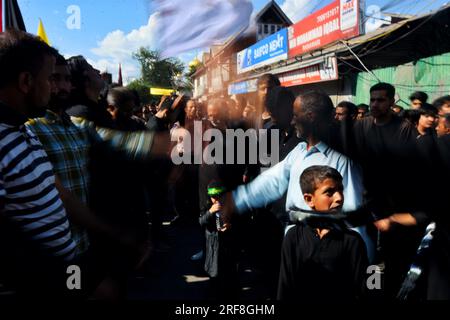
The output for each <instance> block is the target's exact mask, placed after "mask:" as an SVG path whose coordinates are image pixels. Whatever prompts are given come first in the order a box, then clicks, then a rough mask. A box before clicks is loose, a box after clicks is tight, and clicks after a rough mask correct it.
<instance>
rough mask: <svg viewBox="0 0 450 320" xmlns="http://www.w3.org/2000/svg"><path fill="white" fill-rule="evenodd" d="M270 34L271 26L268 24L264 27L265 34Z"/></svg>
mask: <svg viewBox="0 0 450 320" xmlns="http://www.w3.org/2000/svg"><path fill="white" fill-rule="evenodd" d="M268 33H269V26H268V25H267V24H265V25H264V34H268Z"/></svg>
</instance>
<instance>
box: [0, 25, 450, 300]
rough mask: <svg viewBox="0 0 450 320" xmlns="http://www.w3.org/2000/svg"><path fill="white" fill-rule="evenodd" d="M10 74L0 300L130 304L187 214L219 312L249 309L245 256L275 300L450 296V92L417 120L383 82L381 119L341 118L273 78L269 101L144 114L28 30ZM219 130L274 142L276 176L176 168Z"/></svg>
mask: <svg viewBox="0 0 450 320" xmlns="http://www.w3.org/2000/svg"><path fill="white" fill-rule="evenodd" d="M0 70H1V74H0V142H1V143H0V210H1V211H0V212H1V214H0V256H1V261H2V263H1V264H0V291H4V292H6V291H7V292H11V294H12V295H13V296H17V297H26V298H27V297H31V296H33V297H36V296H39V297H55V298H62V297H64V298H67V299H89V298H93V299H123V298H126V296H127V289H126V284H127V279H128V276H129V275H130V274H131V273H132V272H135V271H136V270H139V269H142V268H145V265H146V263H148V261H149V260H148V258H149V257H150V256H151V255H152V254H153V252H154V251H155V250H164V249H166V248H165V247H166V244H165V241H164V232H163V229H162V219H163V216H164V215H166V214H172V215H173V219H172V221H171V224H173V225H175V224H177V225H181V226H182V225H183V224H185V223H198V224H200V225H201V227H202V228H203V229H204V233H205V241H204V247H203V248H198V249H199V252H198V253H197V254H196V255H194V256H193V257H192V258H191V259H192V260H199V259H201V260H202V261H204V270H205V272H206V273H207V274H208V275H209V277H210V278H211V281H210V283H211V289H212V291H211V294H212V295H213V296H214V297H216V298H217V299H220V298H234V299H236V298H239V276H238V274H239V266H240V265H239V263H240V261H241V260H242V257H243V255H248V256H251V257H252V259H251V261H252V263H253V264H254V266H255V268H259V269H261V272H262V274H263V277H261V281H264V284H265V286H266V287H267V288H268V295H269V298H271V299H274V300H276V299H280V300H288V301H298V299H299V298H300V299H302V300H303V301H304V300H317V299H318V300H327V299H350V300H352V299H386V300H389V299H394V298H405V297H406V298H408V299H411V300H425V299H449V298H450V275H449V272H450V259H449V256H450V240H449V239H450V235H449V232H450V224H449V219H448V211H449V206H448V203H447V202H448V201H447V200H446V196H447V194H446V192H447V189H446V182H447V181H448V178H449V177H448V174H449V172H450V170H449V169H450V153H449V152H450V96H448V95H447V96H443V97H440V98H438V99H436V100H435V101H434V102H433V103H432V104H430V103H427V99H428V96H427V95H426V94H425V93H424V92H415V93H413V94H412V95H411V96H410V100H411V106H410V108H409V109H406V108H405V109H404V108H402V107H400V106H398V105H396V104H395V102H396V101H395V87H394V86H392V85H391V84H388V83H377V84H375V85H374V86H372V87H371V89H370V101H368V103H369V104H368V105H366V104H360V105H355V104H353V103H352V102H350V101H342V102H340V103H338V104H337V105H336V106H334V105H333V103H332V100H331V99H330V97H329V96H328V95H327V94H326V93H324V92H320V91H308V90H304V91H302V92H301V93H300V94H299V95H298V96H294V94H293V93H292V92H291V90H289V88H284V87H282V86H281V85H280V82H279V80H278V78H277V77H276V76H275V75H272V74H265V75H263V76H261V77H260V78H259V79H258V86H257V88H258V91H257V94H256V98H255V99H254V101H247V100H246V99H245V98H244V97H243V96H242V95H236V96H232V97H229V98H228V97H217V98H213V99H204V100H196V99H191V98H189V97H187V96H185V95H172V96H164V97H162V98H161V100H160V102H159V103H157V104H152V105H148V106H147V105H146V106H141V103H140V99H139V96H138V95H137V93H136V92H134V91H133V90H130V89H128V88H126V87H118V86H111V87H109V88H105V83H104V82H103V81H102V79H101V77H100V74H99V72H98V70H96V69H95V68H93V67H92V66H91V65H90V64H89V63H88V62H87V61H86V59H85V58H83V57H82V56H75V57H71V58H69V59H65V58H64V57H63V56H61V55H60V54H59V53H58V52H57V50H55V49H54V48H52V47H50V46H48V45H47V44H46V43H44V42H42V41H40V40H39V38H36V37H34V36H32V35H29V34H26V33H23V32H15V31H7V32H5V33H2V34H1V35H0ZM199 123H200V124H201V125H197V124H199ZM209 129H216V130H218V131H220V132H222V133H224V135H225V132H226V131H227V130H230V129H231V130H239V129H242V130H243V131H245V130H249V129H258V130H259V129H264V130H267V132H276V133H277V135H276V136H277V137H278V138H277V139H278V141H276V144H272V145H271V148H269V149H268V152H269V153H271V154H277V156H278V159H279V162H278V163H276V164H272V165H267V164H261V163H260V162H258V163H253V162H251V161H249V158H250V155H251V154H250V151H249V150H250V148H246V150H245V151H244V153H245V155H244V158H245V159H246V161H244V163H242V162H240V161H234V162H233V163H232V164H231V163H226V164H225V163H212V164H211V163H204V162H201V163H197V162H196V161H188V162H187V163H181V164H175V163H173V161H172V160H173V157H172V156H173V155H174V154H176V155H177V156H182V157H183V158H184V159H192V160H193V159H194V158H195V157H196V152H195V150H194V148H195V147H194V146H196V145H198V147H199V148H200V150H201V151H202V150H205V149H207V147H208V146H211V145H212V144H215V145H217V141H215V139H213V138H211V139H209V140H208V139H206V141H205V139H203V137H204V133H205V132H207V131H208V130H209ZM197 131H200V132H197ZM269 136H270V135H269ZM196 137H200V139H201V141H200V143H198V142H197V143H196V141H193V140H194V139H195V138H196ZM274 145H275V146H276V148H277V149H273V146H274ZM222 147H223V150H221V151H223V153H224V154H225V155H226V154H231V155H232V157H233V158H234V159H237V157H239V156H240V154H239V153H240V152H242V150H236V149H234V148H233V150H230V148H229V145H227V144H222ZM236 151H237V152H236ZM215 152H217V150H215ZM149 226H150V227H149ZM430 228H431V229H430ZM430 230H431V231H432V232H431V233H430V232H429V231H430ZM430 234H431V237H432V240H431V243H430V244H429V246H426V248H425V250H419V251H420V255H418V253H417V252H418V248H419V249H424V248H423V243H424V241H425V240H427V241H428V240H430ZM427 243H428V242H427ZM424 251H425V254H423V252H424ZM186 263H191V262H190V261H188V260H186ZM69 265H77V266H79V267H80V269H81V270H82V271H83V277H82V278H81V280H82V285H81V288H82V289H81V290H69V289H68V287H67V272H66V271H67V266H69ZM370 265H376V266H377V268H378V269H377V270H378V271H379V272H381V273H382V285H381V287H380V288H377V289H376V290H371V288H369V286H368V282H367V281H368V277H370V276H371V274H370V273H368V271H367V270H369V269H368V268H369V266H370ZM418 270H419V271H418ZM417 275H419V276H417ZM372 289H373V288H372ZM399 292H402V295H399Z"/></svg>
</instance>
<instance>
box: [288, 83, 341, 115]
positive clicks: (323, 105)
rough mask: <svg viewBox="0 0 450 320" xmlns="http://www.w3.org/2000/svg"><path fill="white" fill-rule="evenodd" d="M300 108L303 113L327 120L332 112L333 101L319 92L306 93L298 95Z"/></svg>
mask: <svg viewBox="0 0 450 320" xmlns="http://www.w3.org/2000/svg"><path fill="white" fill-rule="evenodd" d="M297 98H300V101H301V106H302V108H303V110H304V111H305V112H311V113H314V114H316V115H319V116H320V118H321V119H324V118H328V116H329V115H331V114H332V112H333V111H334V106H333V101H331V98H330V96H329V95H327V94H326V93H324V92H321V91H315V90H314V91H308V92H305V93H302V94H300V95H299V96H298V97H297Z"/></svg>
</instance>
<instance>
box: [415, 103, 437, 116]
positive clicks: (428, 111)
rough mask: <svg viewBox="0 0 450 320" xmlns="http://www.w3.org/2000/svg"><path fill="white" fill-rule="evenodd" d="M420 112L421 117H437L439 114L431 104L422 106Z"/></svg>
mask: <svg viewBox="0 0 450 320" xmlns="http://www.w3.org/2000/svg"><path fill="white" fill-rule="evenodd" d="M418 110H419V113H420V115H427V116H433V117H437V114H438V109H437V108H436V107H434V106H433V105H432V104H429V103H424V104H422V105H421V106H420V108H419V109H418Z"/></svg>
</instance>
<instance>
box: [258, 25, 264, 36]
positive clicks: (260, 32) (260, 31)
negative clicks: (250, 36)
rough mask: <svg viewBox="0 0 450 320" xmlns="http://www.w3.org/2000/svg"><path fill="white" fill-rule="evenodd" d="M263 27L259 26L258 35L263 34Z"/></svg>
mask: <svg viewBox="0 0 450 320" xmlns="http://www.w3.org/2000/svg"><path fill="white" fill-rule="evenodd" d="M262 31H263V26H262V24H258V34H262Z"/></svg>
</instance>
